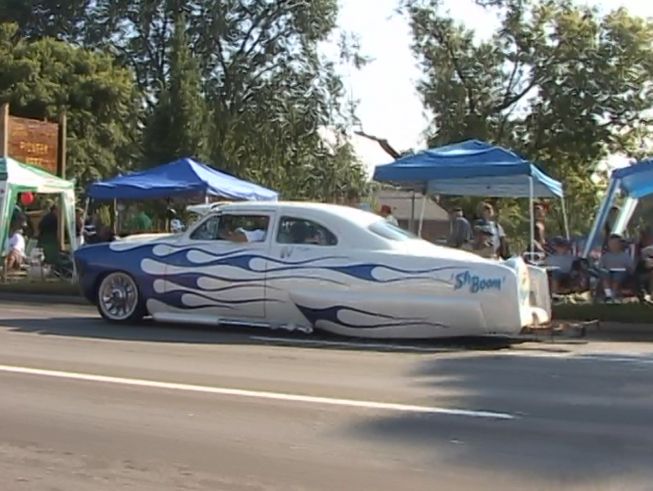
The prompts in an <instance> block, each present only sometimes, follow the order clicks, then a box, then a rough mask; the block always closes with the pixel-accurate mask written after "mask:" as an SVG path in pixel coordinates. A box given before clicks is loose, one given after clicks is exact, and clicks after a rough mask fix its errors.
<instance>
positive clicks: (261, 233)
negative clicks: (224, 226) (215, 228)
mask: <svg viewBox="0 0 653 491" xmlns="http://www.w3.org/2000/svg"><path fill="white" fill-rule="evenodd" d="M252 225H253V226H252V230H247V229H245V228H244V227H238V228H237V229H236V230H234V231H233V232H231V231H227V232H226V234H225V235H226V236H225V238H226V239H227V240H230V241H232V242H264V241H265V236H266V231H267V228H268V219H267V218H260V219H258V220H255V221H254V223H253V224H252Z"/></svg>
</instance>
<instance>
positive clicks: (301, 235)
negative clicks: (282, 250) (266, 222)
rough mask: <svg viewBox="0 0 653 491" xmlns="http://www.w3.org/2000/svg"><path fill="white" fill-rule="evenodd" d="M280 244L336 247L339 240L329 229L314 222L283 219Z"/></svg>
mask: <svg viewBox="0 0 653 491" xmlns="http://www.w3.org/2000/svg"><path fill="white" fill-rule="evenodd" d="M277 242H278V243H279V244H309V245H319V246H334V245H336V244H337V243H338V239H337V238H336V236H335V235H334V234H333V232H331V231H330V230H329V229H327V228H325V227H323V226H322V225H320V224H319V223H315V222H314V221H312V220H306V219H303V218H294V217H282V218H281V220H280V221H279V231H278V232H277Z"/></svg>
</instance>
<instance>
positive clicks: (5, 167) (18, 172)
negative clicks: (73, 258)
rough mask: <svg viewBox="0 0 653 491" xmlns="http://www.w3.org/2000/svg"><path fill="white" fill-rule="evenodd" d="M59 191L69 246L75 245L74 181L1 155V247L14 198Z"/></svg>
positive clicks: (3, 242)
mask: <svg viewBox="0 0 653 491" xmlns="http://www.w3.org/2000/svg"><path fill="white" fill-rule="evenodd" d="M28 191H29V192H33V193H41V194H58V195H59V196H61V197H62V199H63V205H64V206H63V211H64V217H65V222H66V231H67V233H68V237H69V238H70V244H71V249H72V250H75V249H76V248H77V242H76V234H75V184H74V183H73V182H72V181H66V180H65V179H61V178H59V177H56V176H53V175H52V174H49V173H47V172H45V171H44V170H41V169H39V168H37V167H32V166H31V165H27V164H23V163H20V162H18V161H16V160H14V159H12V158H10V157H5V158H0V244H2V247H4V244H5V242H6V240H7V235H8V234H9V225H10V222H11V218H12V215H13V212H14V206H15V203H16V198H17V197H18V195H19V194H20V193H22V192H28Z"/></svg>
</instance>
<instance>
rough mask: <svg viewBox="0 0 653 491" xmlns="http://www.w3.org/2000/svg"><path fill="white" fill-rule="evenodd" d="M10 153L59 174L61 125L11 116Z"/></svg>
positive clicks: (9, 122) (19, 159)
mask: <svg viewBox="0 0 653 491" xmlns="http://www.w3.org/2000/svg"><path fill="white" fill-rule="evenodd" d="M8 124H9V131H8V136H9V138H8V140H9V141H8V153H9V156H10V157H13V158H15V159H16V160H18V161H20V162H24V163H26V164H30V165H33V166H36V167H40V168H41V169H43V170H45V171H47V172H50V173H51V174H55V175H56V174H57V170H58V166H57V162H58V157H59V155H58V154H59V125H58V124H57V123H48V122H46V121H39V120H37V119H26V118H19V117H16V116H9V121H8Z"/></svg>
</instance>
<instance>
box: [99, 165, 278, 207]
mask: <svg viewBox="0 0 653 491" xmlns="http://www.w3.org/2000/svg"><path fill="white" fill-rule="evenodd" d="M193 194H202V195H204V196H205V197H208V196H216V197H221V198H226V199H230V200H239V201H242V200H251V201H276V200H277V199H278V196H279V195H278V193H277V192H275V191H272V190H270V189H266V188H264V187H262V186H259V185H256V184H253V183H251V182H247V181H243V180H241V179H238V178H236V177H234V176H231V175H229V174H225V173H223V172H220V171H218V170H215V169H213V168H211V167H209V166H207V165H204V164H201V163H199V162H196V161H194V160H193V159H190V158H184V159H180V160H176V161H174V162H170V163H169V164H164V165H161V166H159V167H155V168H153V169H148V170H145V171H141V172H134V173H131V174H126V175H123V176H117V177H114V178H113V179H109V180H107V181H101V182H96V183H93V184H91V185H90V186H89V187H88V197H89V198H92V199H95V200H117V199H160V198H169V197H172V196H184V195H186V196H187V195H193Z"/></svg>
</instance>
